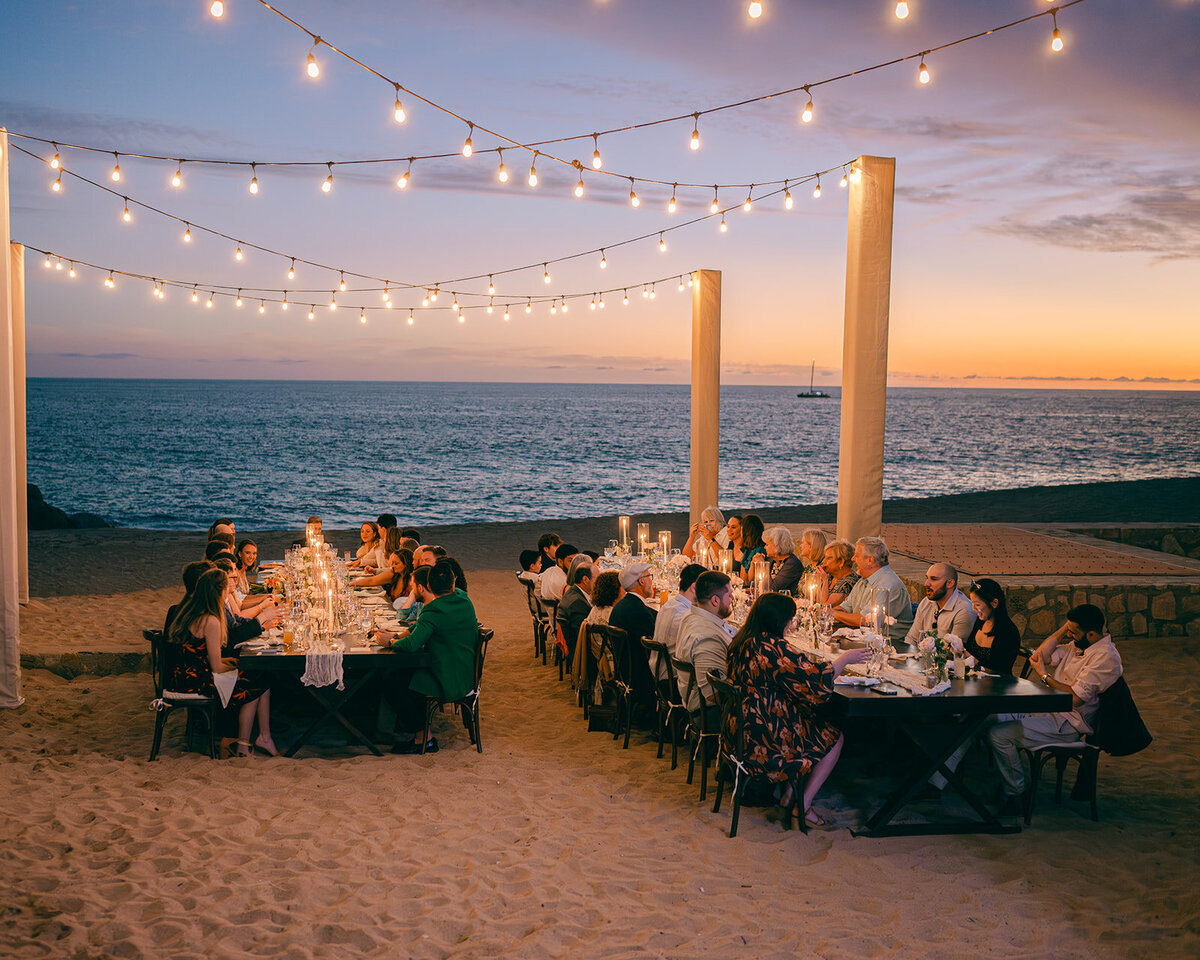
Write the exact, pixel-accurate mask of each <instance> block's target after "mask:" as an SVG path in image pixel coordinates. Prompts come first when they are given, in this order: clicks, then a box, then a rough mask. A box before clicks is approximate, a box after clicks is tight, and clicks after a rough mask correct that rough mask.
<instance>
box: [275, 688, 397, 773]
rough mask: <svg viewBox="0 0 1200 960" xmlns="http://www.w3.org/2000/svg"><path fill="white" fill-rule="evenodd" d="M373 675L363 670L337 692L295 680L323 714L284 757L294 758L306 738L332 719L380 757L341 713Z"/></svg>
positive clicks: (359, 731) (365, 738)
mask: <svg viewBox="0 0 1200 960" xmlns="http://www.w3.org/2000/svg"><path fill="white" fill-rule="evenodd" d="M374 673H375V671H374V670H364V671H363V672H361V673H359V674H358V676H356V677H353V678H351V677H346V678H345V680H344V683H345V689H344V690H338V689H337V688H336V687H333V686H330V687H328V688H326V687H310V686H307V685H305V684H304V683H302V682H301V681H300V679H299V678H296V682H297V684H299V686H300V687H301V688H302V689H304V690H306V691H308V693H309V695H310V696H311V697H312V698H313V699H314V700H316V701H317V703H319V704H320V705H321V707H322V708H323V709H324V711H325V712H324V713H322V714H321V715H320V716H319V717H317V719H315V720H314V721H313V722H312V723H310V724H309V725H308V729H306V730H305V731H304V732H303V733H301V734H300V736H299V737H297V738H296V741H295V742H294V743H293V744H292V745H291V746H290V747H288V749H287V752H286V753H285V754H284V756H286V757H294V756H295V755H296V753H297V752H298V751H299V750H300V748H301V747H303V746H304V745H305V744H306V743H307V742H308V738H309V737H311V736H312V735H313V733H315V732H316V729H317V727H319V726H320V725H321V724H322V723H324V722H325V721H326V720H328V719H329V718H331V717H332V718H333V719H334V720H336V721H337V722H338V723H340V724H341V725H342V726H343V727H345V728H346V730H347V731H348V732H349V734H350V736H351V737H353V738H354V740H355V741H357V742H358V743H361V744H362V745H363V746H364V747H366V748H367V749H368V750H370V751H371V752H372V753H373V754H375V756H377V757H382V756H383V752H382V751H381V750H380V749H379V748H378V747H377V746H375V744H374V743H372V742H371V740H370V738H369V737H367V736H366V735H365V734H364V733H363V732H362V731H361V730H359V729H358V727H356V726H355V725H354V724H353V723H351V722H350V721H349V720H347V719H346V717H345V715H344V714H343V713H342V708H343V707H344V706H345V705H346V704H347V703H348V702H349V701H350V699H351V698H352V697H353V696H354V695H355V694H356V693H357V692H358V691H359V690H361V689H362V687H363V685H364V684H365V683H366V682H367V681H368V680H370V679H371V677H372V676H373V675H374ZM326 691H328V692H326Z"/></svg>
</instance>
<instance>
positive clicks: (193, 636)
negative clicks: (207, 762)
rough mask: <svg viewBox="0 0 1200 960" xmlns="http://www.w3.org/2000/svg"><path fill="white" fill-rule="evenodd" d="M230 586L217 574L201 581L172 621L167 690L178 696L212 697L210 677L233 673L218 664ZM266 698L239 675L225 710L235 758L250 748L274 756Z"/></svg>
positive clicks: (231, 663)
mask: <svg viewBox="0 0 1200 960" xmlns="http://www.w3.org/2000/svg"><path fill="white" fill-rule="evenodd" d="M232 584H233V581H232V579H231V578H230V577H229V575H228V574H227V573H226V572H225V571H224V570H221V569H220V568H217V569H213V570H209V571H207V572H206V573H203V574H201V575H200V578H199V579H198V580H197V581H196V588H195V589H194V590H193V591H192V594H191V596H190V597H188V598H187V599H186V600H185V601H184V603H183V606H182V607H181V608H180V610H179V613H178V614H177V615H176V616H175V620H174V621H173V622H172V623H171V632H170V634H169V635H168V638H167V639H168V641H169V642H170V643H171V644H172V645H173V646H174V647H175V652H176V655H175V657H174V663H173V664H172V665H171V675H170V681H169V689H171V690H175V691H179V692H183V693H200V694H203V695H204V696H206V697H217V696H218V693H217V688H216V684H215V682H214V681H213V676H214V674H218V673H228V672H229V671H231V670H237V660H236V659H232V658H229V659H223V658H222V657H221V647H222V646H224V644H225V613H224V609H223V608H224V606H225V604H226V601H227V599H228V598H229V597H230V596H231V591H232V589H233V587H232ZM270 697H271V694H270V691H268V690H262V689H259V688H258V687H252V686H251V685H250V683H249V681H247V679H246V677H245V676H244V675H241V676H239V677H238V678H237V683H236V685H235V686H234V688H233V693H232V694H231V695H230V697H229V706H230V707H236V708H237V710H238V739H237V752H238V753H239V754H241V755H242V756H249V755H250V754H251V753H252V752H253V750H254V747H255V746H257V747H258V748H259V749H260V750H263V751H264V752H266V753H269V754H270V755H271V756H275V755H276V754H277V753H278V751H277V750H276V749H275V741H274V740H272V739H271V700H270ZM255 718H257V719H258V739H257V740H255V741H254V743H251V742H250V734H251V733H252V732H253V730H254V721H255Z"/></svg>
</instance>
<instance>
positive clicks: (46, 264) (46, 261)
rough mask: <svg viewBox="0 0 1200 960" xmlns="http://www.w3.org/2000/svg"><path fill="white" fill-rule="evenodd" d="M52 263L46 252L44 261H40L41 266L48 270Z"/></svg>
mask: <svg viewBox="0 0 1200 960" xmlns="http://www.w3.org/2000/svg"><path fill="white" fill-rule="evenodd" d="M52 263H54V261H53V260H51V259H50V254H46V259H45V261H44V262H43V263H42V266H43V267H44V268H45V269H47V270H49V269H50V265H51V264H52Z"/></svg>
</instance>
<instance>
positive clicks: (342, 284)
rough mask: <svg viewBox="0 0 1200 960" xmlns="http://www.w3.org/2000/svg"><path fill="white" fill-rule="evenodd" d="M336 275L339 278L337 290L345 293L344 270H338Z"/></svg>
mask: <svg viewBox="0 0 1200 960" xmlns="http://www.w3.org/2000/svg"><path fill="white" fill-rule="evenodd" d="M338 277H339V280H338V289H339V290H341V291H342V293H345V292H346V271H345V270H339V271H338Z"/></svg>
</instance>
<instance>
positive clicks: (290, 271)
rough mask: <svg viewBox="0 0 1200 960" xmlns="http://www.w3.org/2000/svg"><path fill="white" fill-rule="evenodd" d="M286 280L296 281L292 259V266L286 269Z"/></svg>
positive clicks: (293, 259) (294, 262)
mask: <svg viewBox="0 0 1200 960" xmlns="http://www.w3.org/2000/svg"><path fill="white" fill-rule="evenodd" d="M288 279H289V280H295V279H296V259H295V258H294V257H293V258H292V265H291V266H290V267H288Z"/></svg>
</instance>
